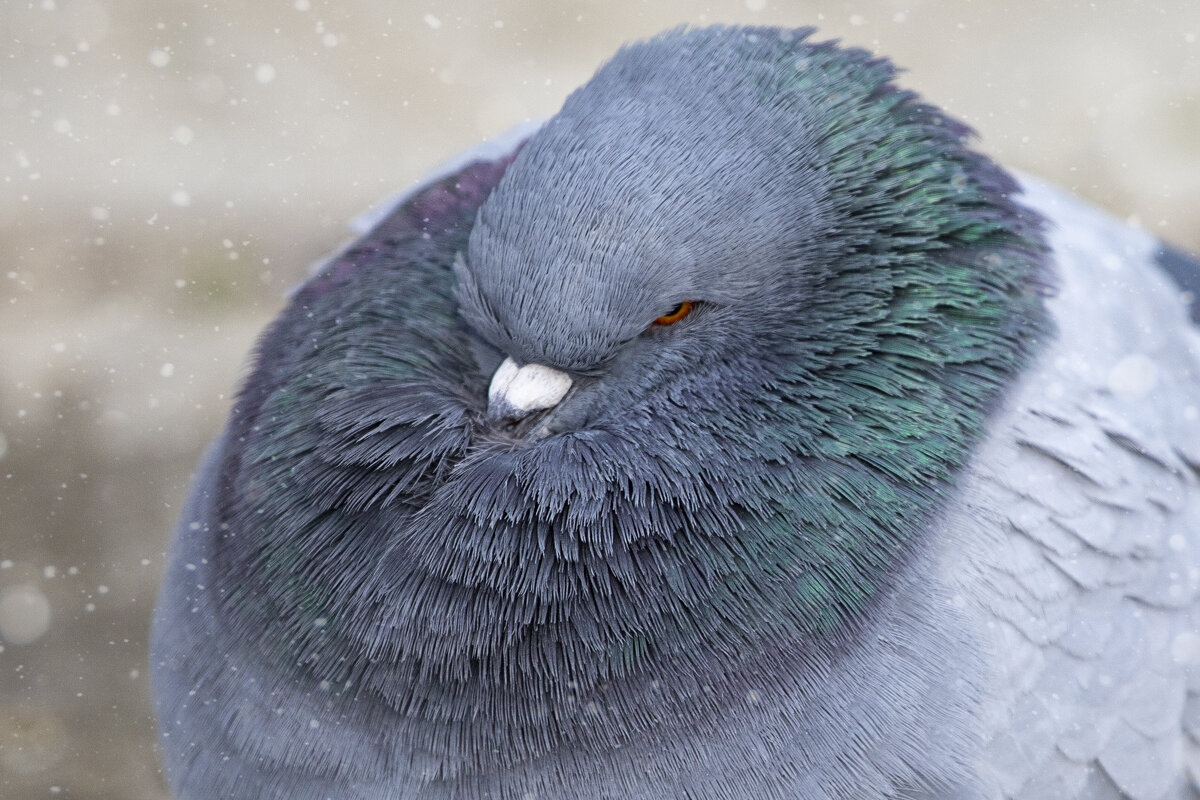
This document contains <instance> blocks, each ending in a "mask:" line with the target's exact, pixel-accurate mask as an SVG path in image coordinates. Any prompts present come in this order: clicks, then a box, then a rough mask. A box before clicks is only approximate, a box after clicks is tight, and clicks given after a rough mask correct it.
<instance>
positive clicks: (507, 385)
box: [487, 358, 571, 422]
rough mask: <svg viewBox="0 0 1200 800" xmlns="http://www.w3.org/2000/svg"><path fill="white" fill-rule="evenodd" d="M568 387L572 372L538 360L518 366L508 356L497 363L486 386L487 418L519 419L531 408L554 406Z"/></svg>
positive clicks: (500, 419) (529, 411) (532, 410)
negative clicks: (562, 370) (543, 364)
mask: <svg viewBox="0 0 1200 800" xmlns="http://www.w3.org/2000/svg"><path fill="white" fill-rule="evenodd" d="M570 388H571V376H570V375H568V374H567V373H565V372H560V371H559V370H556V369H551V368H550V367H546V366H542V365H541V364H526V365H525V366H523V367H518V366H517V362H515V361H513V360H512V359H511V358H506V359H504V362H503V363H502V364H501V365H500V366H499V367H496V372H495V374H494V375H492V384H491V386H489V387H488V413H487V415H488V419H489V420H492V421H494V422H498V421H502V420H512V421H516V420H520V419H523V418H525V417H527V416H528V415H530V414H532V413H533V412H534V411H541V410H542V409H545V408H554V406H556V405H558V404H559V402H561V401H562V399H563V398H564V397H565V396H566V394H567V391H568V390H570Z"/></svg>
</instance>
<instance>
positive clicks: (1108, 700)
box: [942, 179, 1200, 800]
mask: <svg viewBox="0 0 1200 800" xmlns="http://www.w3.org/2000/svg"><path fill="white" fill-rule="evenodd" d="M1024 184H1025V189H1026V195H1025V200H1026V202H1027V203H1028V204H1029V205H1030V206H1032V207H1034V208H1035V209H1037V210H1038V211H1040V212H1041V213H1043V214H1045V215H1046V216H1047V217H1048V218H1049V220H1050V221H1051V226H1052V230H1051V242H1052V245H1053V248H1054V257H1055V263H1056V266H1057V273H1058V280H1059V282H1060V284H1059V289H1058V293H1057V295H1056V296H1055V297H1054V298H1053V299H1052V300H1051V301H1050V307H1051V309H1052V312H1053V314H1054V317H1055V320H1056V323H1057V325H1058V329H1059V333H1058V336H1057V337H1056V340H1055V341H1054V342H1053V343H1051V344H1049V346H1048V347H1046V349H1045V350H1044V351H1043V353H1042V355H1041V356H1040V357H1039V359H1038V361H1037V363H1036V364H1035V365H1034V367H1033V368H1032V369H1030V370H1029V372H1028V373H1027V374H1026V375H1025V376H1024V377H1023V379H1022V383H1021V385H1020V387H1019V388H1018V390H1017V392H1016V393H1015V394H1014V395H1013V396H1011V398H1010V401H1009V403H1008V405H1007V407H1006V409H1005V410H1004V411H1003V412H1002V413H1001V414H1000V415H999V416H998V417H997V418H996V420H995V423H994V425H993V427H992V431H991V434H990V436H989V438H988V440H987V441H986V442H985V443H984V445H983V447H982V448H981V449H980V451H979V454H978V457H977V458H976V459H975V461H974V463H973V466H972V468H971V470H970V472H969V474H968V476H967V477H966V480H965V481H964V483H963V485H962V488H961V491H962V495H961V501H960V502H959V503H958V504H957V506H956V507H955V508H954V509H953V511H952V512H951V513H950V514H949V516H948V517H947V518H946V519H945V521H944V528H945V533H946V536H945V540H944V542H943V548H944V550H943V555H942V568H943V569H944V570H945V573H944V574H946V575H947V576H948V581H949V583H950V585H951V586H953V587H956V590H957V595H956V596H957V598H958V600H959V601H960V602H962V603H963V604H964V605H966V606H967V607H968V608H970V609H971V610H972V612H973V616H974V619H975V621H976V623H977V625H978V631H977V635H978V636H979V638H980V640H981V641H983V642H985V643H986V644H985V646H984V647H985V653H986V656H987V658H986V662H987V664H988V669H989V681H988V683H989V684H990V686H991V687H992V690H991V693H990V696H989V698H988V699H987V704H988V705H987V712H986V714H985V715H984V720H983V724H984V725H985V727H986V729H987V733H986V738H987V740H988V744H987V746H986V755H985V759H984V761H985V762H986V763H987V767H986V769H987V770H988V771H990V772H991V779H992V781H993V782H994V785H995V787H996V788H995V791H996V793H997V794H998V795H999V796H1003V797H1010V798H1043V797H1044V798H1063V797H1086V798H1101V797H1126V798H1134V800H1157V799H1158V798H1179V797H1195V796H1196V791H1197V787H1198V786H1200V770H1198V768H1200V748H1198V746H1197V738H1196V736H1197V734H1200V669H1198V666H1200V626H1198V625H1200V614H1198V610H1197V598H1198V596H1200V480H1198V476H1200V334H1198V333H1197V331H1196V329H1195V328H1193V327H1191V325H1189V323H1188V320H1187V317H1186V308H1185V305H1184V303H1183V302H1182V301H1181V299H1180V292H1179V290H1178V288H1177V287H1175V286H1174V285H1172V283H1171V282H1170V281H1169V280H1168V279H1167V277H1166V275H1164V274H1163V273H1162V272H1161V271H1160V270H1159V269H1158V267H1157V266H1156V265H1155V262H1154V255H1155V253H1156V251H1157V249H1158V243H1157V242H1155V241H1154V240H1153V239H1152V238H1151V237H1149V236H1147V235H1144V234H1141V233H1139V232H1135V231H1132V230H1130V229H1129V228H1127V227H1125V226H1123V225H1121V224H1119V223H1117V222H1116V221H1115V220H1112V219H1110V218H1109V217H1107V216H1105V215H1103V214H1101V213H1100V212H1098V211H1096V210H1094V209H1091V208H1089V207H1087V206H1085V205H1083V204H1081V203H1080V202H1079V201H1077V200H1074V199H1072V198H1070V197H1068V196H1066V195H1064V194H1062V193H1060V192H1058V191H1057V190H1055V189H1053V188H1051V187H1048V186H1045V185H1043V184H1040V183H1038V182H1036V181H1034V180H1031V179H1025V181H1024Z"/></svg>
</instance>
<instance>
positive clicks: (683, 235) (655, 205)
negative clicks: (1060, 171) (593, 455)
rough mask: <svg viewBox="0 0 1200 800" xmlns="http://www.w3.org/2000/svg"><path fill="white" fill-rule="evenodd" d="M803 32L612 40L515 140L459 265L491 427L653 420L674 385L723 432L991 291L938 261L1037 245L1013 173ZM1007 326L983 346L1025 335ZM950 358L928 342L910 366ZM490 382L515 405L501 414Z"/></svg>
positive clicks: (914, 337)
mask: <svg viewBox="0 0 1200 800" xmlns="http://www.w3.org/2000/svg"><path fill="white" fill-rule="evenodd" d="M808 33H809V32H808V31H779V30H773V29H761V30H756V29H748V30H747V29H741V30H738V31H736V32H735V31H728V30H719V29H712V30H707V31H694V32H690V33H677V34H675V35H670V36H664V37H659V38H658V39H655V40H652V41H650V42H645V43H640V44H636V45H633V46H629V47H627V48H625V49H624V50H622V51H621V52H620V53H619V54H618V55H617V56H616V57H615V58H614V59H613V60H612V61H611V62H610V63H608V64H607V65H605V66H604V67H603V68H601V69H600V70H599V72H598V73H597V74H596V76H595V77H594V78H593V79H592V81H591V82H589V83H588V84H587V85H586V86H584V87H583V88H581V89H579V90H578V91H577V92H575V93H574V94H573V95H572V96H571V97H570V98H569V99H568V100H567V102H566V104H565V105H564V107H563V109H562V111H561V112H560V113H559V114H558V115H556V116H555V117H554V118H553V119H551V120H550V121H549V122H548V123H547V124H546V125H545V126H544V127H543V128H542V130H541V131H539V133H538V134H537V135H536V136H535V137H533V139H532V140H530V141H529V142H528V143H527V144H526V145H525V147H524V148H523V149H522V151H521V152H520V154H519V155H518V157H517V158H516V160H515V162H514V163H513V165H512V166H511V167H510V168H509V169H508V171H507V173H506V175H505V177H504V179H503V180H502V181H501V182H500V184H499V185H498V187H497V189H496V190H495V192H493V193H492V195H491V196H490V198H489V199H488V200H487V201H486V202H485V203H484V205H483V207H482V208H481V210H480V212H479V215H478V218H477V219H476V221H475V224H474V226H473V228H472V231H471V234H470V241H469V245H468V247H467V249H466V252H465V253H464V254H463V257H462V258H460V260H459V262H458V265H457V273H458V278H459V295H458V296H459V301H460V313H461V315H462V318H463V320H464V321H465V322H466V323H467V325H468V326H469V327H470V328H471V329H472V330H473V331H475V332H476V333H477V334H478V335H479V337H480V338H481V339H482V340H484V341H485V342H486V344H487V345H488V346H489V350H490V352H491V357H490V358H489V357H486V356H485V357H484V358H483V359H482V364H483V366H484V368H485V369H486V370H491V369H493V368H495V367H497V366H498V365H499V364H500V360H501V359H504V358H508V359H510V360H511V361H509V362H505V363H506V369H505V370H501V371H499V372H497V373H496V380H494V381H493V384H492V387H491V388H492V391H491V392H490V397H489V401H490V405H491V406H492V407H493V408H492V411H493V417H494V418H497V419H509V420H517V419H521V418H524V417H526V416H527V415H530V414H531V413H533V412H537V413H538V414H539V415H540V419H539V420H538V424H536V427H535V426H534V424H530V423H526V424H525V425H524V426H523V428H520V429H518V430H519V431H521V432H522V433H524V434H526V435H529V434H532V436H531V438H535V439H536V438H540V437H543V436H546V435H550V434H552V433H556V432H565V431H572V430H579V429H580V428H582V427H586V426H587V425H588V424H591V423H594V422H598V421H603V420H606V419H607V420H613V419H617V418H619V417H620V416H621V415H625V414H628V413H629V411H630V408H631V406H635V405H638V404H644V405H646V406H647V409H648V411H647V413H656V414H661V415H663V416H665V417H667V418H670V417H672V416H673V415H674V412H673V410H672V406H671V404H672V403H674V402H675V398H674V395H675V394H677V393H679V392H681V391H689V392H694V393H696V394H698V395H700V396H704V397H707V398H708V401H707V402H709V403H711V404H713V405H718V406H719V405H724V406H725V407H726V412H727V414H731V415H732V416H733V417H739V419H736V420H731V421H732V422H737V423H740V422H743V421H745V420H744V419H741V418H740V417H741V416H742V414H743V413H749V414H750V415H751V416H752V415H753V413H754V412H748V411H747V410H746V409H745V406H746V405H747V404H753V402H754V396H755V395H759V396H765V395H770V393H771V392H770V387H771V386H772V385H776V384H778V383H779V382H780V380H779V379H784V381H785V382H786V380H787V371H788V370H789V369H796V368H799V369H800V370H812V371H814V372H815V371H819V370H820V369H821V368H822V367H823V366H824V365H825V364H826V363H828V359H829V357H830V355H831V353H833V352H834V351H838V350H843V351H846V350H853V349H857V348H863V347H865V348H870V349H873V348H875V347H876V346H878V345H879V343H880V340H881V339H889V338H895V337H902V338H904V339H906V340H907V341H909V342H914V341H915V342H917V343H918V344H917V346H918V347H920V346H921V344H920V340H922V339H926V338H929V339H933V338H934V337H929V336H927V333H929V332H930V331H933V330H934V329H935V328H937V327H938V326H939V325H944V324H946V323H949V322H951V321H952V320H951V319H950V317H952V316H953V314H954V313H956V312H952V311H949V308H950V304H952V303H959V302H966V303H968V304H978V305H980V306H981V307H986V306H988V304H990V303H993V302H994V301H995V298H993V297H990V296H989V295H988V292H989V290H990V287H986V286H983V285H979V286H970V285H968V284H967V283H964V282H963V281H961V280H960V278H962V277H964V276H963V275H961V274H959V273H955V272H953V271H949V270H945V269H941V265H942V264H945V263H948V262H949V263H952V262H954V261H956V260H962V259H963V257H964V256H965V255H966V254H967V253H968V252H971V253H972V254H974V255H976V256H978V257H979V258H988V257H990V258H991V259H992V260H997V259H1004V258H1007V257H1008V256H1009V255H1010V254H1009V253H1008V252H1007V251H1009V250H1010V249H1012V248H1014V247H1015V248H1017V249H1019V250H1029V249H1030V247H1032V248H1034V249H1036V247H1037V245H1036V226H1035V225H1033V224H1032V223H1031V221H1030V220H1029V219H1028V217H1027V215H1025V214H1023V213H1022V212H1020V211H1019V210H1017V209H1016V208H1015V207H1014V206H1013V205H1012V204H1011V203H1009V202H1008V200H1007V197H1006V195H1007V193H1008V192H1009V191H1011V190H1012V188H1013V187H1012V186H1011V184H1009V183H1008V179H1007V178H1006V177H1005V176H1003V175H1002V174H1000V173H999V172H998V171H997V170H996V169H995V168H994V167H992V166H991V165H990V164H988V163H987V162H986V161H984V160H983V159H981V158H979V157H978V156H976V155H975V154H973V153H971V152H969V151H968V150H966V149H965V147H964V146H963V140H965V139H966V138H967V136H968V135H969V131H968V130H967V129H966V128H965V127H963V126H962V125H960V124H958V123H955V122H952V121H950V120H949V119H947V118H945V117H944V116H942V115H941V114H940V113H938V112H937V111H936V110H934V109H932V108H930V107H928V106H923V105H921V104H919V103H917V102H916V100H915V98H914V97H913V96H912V95H910V94H909V93H906V92H903V91H900V90H898V89H897V88H896V87H895V86H894V85H893V84H892V83H891V82H890V81H891V79H892V78H893V76H894V69H893V68H892V67H891V65H890V64H888V63H887V62H885V61H883V60H879V59H872V58H870V57H869V56H868V55H867V54H866V53H864V52H862V51H854V50H849V51H847V50H841V49H838V48H836V47H834V46H832V45H830V44H810V43H808V42H807V41H806V38H807V36H808ZM1010 222H1014V223H1016V224H1015V226H1009V234H1010V241H1006V240H1005V239H1004V232H1003V231H1002V230H1001V229H1000V224H1001V223H1002V224H1008V223H1010ZM972 237H976V240H973V239H972ZM980 237H982V238H983V239H984V240H985V241H983V242H980V241H978V240H977V239H979V238H980ZM988 237H991V239H990V240H988ZM989 243H991V244H994V245H996V247H993V248H992V250H994V251H995V252H992V251H987V252H985V250H986V247H987V244H989ZM981 245H982V246H981ZM955 247H957V248H960V251H959V252H954V253H948V252H942V251H945V250H946V249H948V248H955ZM1020 257H1021V258H1026V257H1025V256H1024V255H1022V256H1020ZM960 269H961V268H960ZM978 272H979V273H980V275H982V273H983V271H982V270H979V271H978ZM1018 272H1019V270H1017V269H1014V270H1013V274H1012V275H1011V276H1010V279H1012V280H1014V281H1016V282H1017V283H1019V282H1020V281H1021V280H1022V278H1021V277H1018ZM922 284H923V286H921V285H922ZM941 285H946V286H947V287H948V288H949V289H950V291H951V292H953V294H954V295H956V297H955V299H953V300H951V299H950V298H949V297H948V298H947V306H946V310H947V311H948V312H949V313H948V314H947V315H946V316H945V317H942V318H940V319H939V318H938V315H937V314H936V313H930V312H933V311H934V310H933V309H926V310H925V311H921V312H917V314H914V315H912V316H908V317H906V318H901V315H897V314H896V313H894V312H896V311H898V310H901V309H899V308H898V306H901V305H903V303H904V302H905V298H906V296H910V295H914V294H917V293H919V292H922V291H923V292H926V293H928V295H929V296H930V297H932V296H933V295H934V292H935V289H936V287H939V286H941ZM960 295H962V296H961V297H959V296H960ZM683 304H686V305H683ZM677 310H682V311H684V314H685V316H686V318H683V316H680V317H679V319H677V320H676V319H674V318H673V317H672V316H671V314H672V312H674V311H677ZM913 310H915V309H912V308H910V309H909V311H913ZM985 313H990V314H992V315H993V316H995V317H996V318H998V319H1000V318H1003V312H1002V311H1001V310H1000V308H999V307H998V306H993V307H991V309H990V310H988V311H986V312H985ZM664 322H665V323H667V324H664ZM1022 322H1023V320H1022V319H1018V318H1015V317H1012V316H1010V317H1009V318H1008V319H1006V320H1005V321H1004V324H1006V325H1010V326H1012V327H1010V329H1007V330H1003V331H995V335H996V337H997V338H998V339H1005V338H1008V339H1012V340H1013V341H1014V343H1017V342H1019V341H1020V340H1021V338H1022V337H1023V336H1029V335H1032V330H1030V331H1025V332H1024V333H1022V332H1020V331H1017V330H1016V327H1019V326H1020V325H1021V324H1022ZM967 341H968V339H967V338H964V339H963V340H962V342H961V344H964V345H965V344H966V343H967ZM954 344H955V343H954V342H950V341H944V342H937V341H932V340H931V341H929V342H928V343H927V347H928V353H927V355H928V357H929V358H930V359H931V360H936V359H938V358H941V357H944V356H947V355H951V353H949V352H946V349H945V348H952V347H953V346H954ZM1019 350H1020V346H1018V347H1016V348H1015V349H1014V351H1013V353H1014V355H1015V354H1016V353H1017V351H1019ZM843 355H844V352H843ZM527 364H528V365H534V367H535V368H536V370H537V374H536V375H529V373H530V372H531V370H521V368H522V366H523V365H527ZM518 374H520V377H517V376H518ZM526 376H529V378H528V380H522V379H523V378H525V377H526ZM929 377H930V379H931V380H936V377H935V376H933V375H930V376H929ZM509 381H511V382H512V383H511V386H512V388H513V390H514V391H513V394H514V395H515V394H516V393H518V392H524V393H525V394H526V395H530V397H531V399H518V400H517V402H516V403H515V405H514V404H512V403H509V402H507V400H508V396H507V393H506V392H504V391H502V390H503V389H504V388H506V387H508V386H509V385H510V384H509ZM897 388H898V387H897ZM743 392H745V393H748V394H749V395H750V396H746V397H743V396H738V395H739V394H740V393H743ZM656 402H657V403H659V404H661V407H660V408H658V409H657V410H652V409H650V407H652V406H655V404H656ZM497 405H499V406H501V407H500V408H499V409H497V408H496V406H497ZM897 423H898V424H903V423H902V419H897Z"/></svg>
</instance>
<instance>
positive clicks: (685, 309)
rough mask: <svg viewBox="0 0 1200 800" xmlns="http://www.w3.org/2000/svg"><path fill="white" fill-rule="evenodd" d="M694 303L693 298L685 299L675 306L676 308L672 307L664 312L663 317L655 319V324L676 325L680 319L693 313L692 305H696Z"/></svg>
mask: <svg viewBox="0 0 1200 800" xmlns="http://www.w3.org/2000/svg"><path fill="white" fill-rule="evenodd" d="M694 305H695V303H693V302H692V301H691V300H684V301H683V302H682V303H680V304H679V305H677V306H675V308H673V309H671V310H670V311H668V312H667V313H666V314H663V315H662V316H661V317H659V318H658V319H656V320H654V324H655V325H674V324H675V323H676V322H679V320H681V319H683V318H684V317H686V316H687V315H688V314H690V313H692V306H694Z"/></svg>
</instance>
